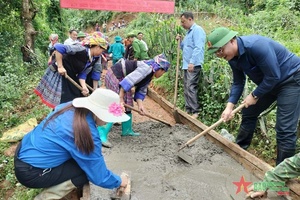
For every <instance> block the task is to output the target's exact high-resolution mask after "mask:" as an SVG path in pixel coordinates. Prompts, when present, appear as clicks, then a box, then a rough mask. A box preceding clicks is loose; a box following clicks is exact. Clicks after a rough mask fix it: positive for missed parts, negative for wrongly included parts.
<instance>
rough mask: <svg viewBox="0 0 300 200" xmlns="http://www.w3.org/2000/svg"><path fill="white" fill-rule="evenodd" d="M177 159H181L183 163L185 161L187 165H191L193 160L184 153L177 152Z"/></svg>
mask: <svg viewBox="0 0 300 200" xmlns="http://www.w3.org/2000/svg"><path fill="white" fill-rule="evenodd" d="M178 157H179V158H181V159H182V160H183V161H185V162H186V163H188V164H191V165H192V164H193V158H192V157H191V156H189V155H187V154H185V153H183V152H182V151H179V152H178Z"/></svg>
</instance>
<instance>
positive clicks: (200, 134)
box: [178, 104, 245, 151]
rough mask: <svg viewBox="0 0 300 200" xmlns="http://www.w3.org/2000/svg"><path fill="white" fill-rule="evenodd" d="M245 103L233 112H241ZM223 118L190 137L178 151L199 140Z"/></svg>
mask: <svg viewBox="0 0 300 200" xmlns="http://www.w3.org/2000/svg"><path fill="white" fill-rule="evenodd" d="M244 106H245V104H241V105H240V106H239V107H237V108H236V109H234V110H233V111H232V114H236V113H237V112H239V111H240V110H241V109H242V108H244ZM223 121H224V120H223V118H220V119H219V120H218V121H217V122H216V123H214V124H213V125H211V126H210V127H208V128H207V129H205V130H204V131H202V132H201V133H199V134H198V135H196V136H195V137H193V138H192V139H190V140H189V141H187V142H186V143H185V144H184V145H182V146H181V147H180V148H179V150H178V151H180V150H181V149H183V148H185V147H186V146H188V145H189V144H191V143H192V142H194V141H195V140H197V139H198V138H200V137H201V136H203V135H204V134H206V133H207V132H209V131H210V130H212V129H214V128H216V127H217V126H218V125H220V124H221V123H222V122H223Z"/></svg>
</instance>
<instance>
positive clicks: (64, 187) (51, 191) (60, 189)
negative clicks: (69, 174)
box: [34, 180, 76, 200]
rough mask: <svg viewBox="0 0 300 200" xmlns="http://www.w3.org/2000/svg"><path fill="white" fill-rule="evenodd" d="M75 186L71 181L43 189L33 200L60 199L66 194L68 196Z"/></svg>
mask: <svg viewBox="0 0 300 200" xmlns="http://www.w3.org/2000/svg"><path fill="white" fill-rule="evenodd" d="M75 188H76V186H75V185H74V184H73V183H72V181H71V180H68V181H65V182H62V183H60V184H58V185H54V186H52V187H49V188H46V189H44V190H43V191H42V192H41V193H40V194H38V195H37V196H36V197H35V198H34V200H54V199H61V198H63V197H64V196H66V195H67V194H69V193H70V192H71V191H72V190H73V189H75Z"/></svg>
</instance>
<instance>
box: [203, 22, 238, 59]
mask: <svg viewBox="0 0 300 200" xmlns="http://www.w3.org/2000/svg"><path fill="white" fill-rule="evenodd" d="M237 34H238V32H236V31H232V30H229V29H228V28H225V27H218V28H216V29H215V30H213V31H212V32H211V33H210V34H209V35H208V36H207V46H208V49H207V51H208V53H209V54H212V53H215V52H216V51H217V50H218V49H219V48H220V47H222V46H224V45H225V44H226V43H227V42H229V41H230V40H231V39H232V38H233V37H235V36H236V35H237Z"/></svg>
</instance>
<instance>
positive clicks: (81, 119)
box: [44, 104, 95, 154]
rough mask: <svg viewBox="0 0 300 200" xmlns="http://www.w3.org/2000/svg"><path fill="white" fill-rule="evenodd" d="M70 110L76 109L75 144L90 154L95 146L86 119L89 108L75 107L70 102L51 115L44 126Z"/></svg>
mask: <svg viewBox="0 0 300 200" xmlns="http://www.w3.org/2000/svg"><path fill="white" fill-rule="evenodd" d="M68 110H74V118H73V133H74V142H75V145H76V146H77V148H78V149H79V151H81V152H83V153H86V154H90V153H91V152H92V151H93V150H94V147H95V146H94V141H93V138H92V134H91V130H90V127H89V125H88V123H87V121H86V116H87V114H88V113H89V112H90V111H89V110H88V109H86V108H75V107H74V106H73V105H72V104H69V105H67V106H65V107H64V108H62V109H61V110H59V111H57V112H56V113H54V114H53V115H52V116H51V117H49V119H47V121H46V123H45V124H44V127H46V126H47V125H48V123H49V122H50V121H51V120H54V119H55V118H56V117H58V116H59V115H61V114H63V113H64V112H66V111H68Z"/></svg>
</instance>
